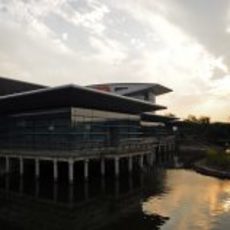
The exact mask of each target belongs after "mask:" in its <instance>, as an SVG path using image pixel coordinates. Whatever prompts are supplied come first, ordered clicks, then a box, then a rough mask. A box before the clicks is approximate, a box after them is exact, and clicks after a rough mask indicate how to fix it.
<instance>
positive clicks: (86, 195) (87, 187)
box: [84, 181, 89, 200]
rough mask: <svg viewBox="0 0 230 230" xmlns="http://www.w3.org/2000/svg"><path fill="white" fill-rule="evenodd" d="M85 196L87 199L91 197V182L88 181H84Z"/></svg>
mask: <svg viewBox="0 0 230 230" xmlns="http://www.w3.org/2000/svg"><path fill="white" fill-rule="evenodd" d="M84 197H85V200H88V199H89V183H88V182H87V181H86V182H85V183H84Z"/></svg>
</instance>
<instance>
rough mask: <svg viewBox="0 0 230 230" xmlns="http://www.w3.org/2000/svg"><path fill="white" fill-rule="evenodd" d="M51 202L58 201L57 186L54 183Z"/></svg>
mask: <svg viewBox="0 0 230 230" xmlns="http://www.w3.org/2000/svg"><path fill="white" fill-rule="evenodd" d="M53 200H54V201H55V202H57V200H58V184H57V183H54V184H53Z"/></svg>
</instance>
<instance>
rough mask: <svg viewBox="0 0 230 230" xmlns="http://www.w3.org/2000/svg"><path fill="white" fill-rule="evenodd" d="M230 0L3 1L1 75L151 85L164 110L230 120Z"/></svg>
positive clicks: (0, 3)
mask: <svg viewBox="0 0 230 230" xmlns="http://www.w3.org/2000/svg"><path fill="white" fill-rule="evenodd" d="M229 28H230V1H229V0H202V1H200V0H193V1H191V0H161V1H159V0H125V1H121V0H104V1H99V0H0V31H1V32H0V75H1V76H6V77H11V78H15V79H20V80H25V81H30V82H35V83H40V84H46V85H60V84H68V83H75V84H80V85H85V84H93V83H104V82H152V83H160V84H163V85H165V86H167V87H169V88H172V89H173V90H174V92H173V93H170V94H168V95H165V96H161V97H159V98H158V101H157V102H158V104H164V105H166V106H168V111H167V112H171V113H175V114H176V115H177V116H179V117H187V116H188V114H194V115H197V116H201V115H206V116H210V117H211V118H212V120H214V121H215V120H219V121H229V117H230V103H229V99H230V74H229V65H230V55H229V50H230V42H229V41H230V40H229V39H230V33H229Z"/></svg>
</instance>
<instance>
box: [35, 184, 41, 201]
mask: <svg viewBox="0 0 230 230" xmlns="http://www.w3.org/2000/svg"><path fill="white" fill-rule="evenodd" d="M39 195H40V182H39V180H37V181H36V184H35V196H36V197H37V198H39Z"/></svg>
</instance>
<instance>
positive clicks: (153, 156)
mask: <svg viewBox="0 0 230 230" xmlns="http://www.w3.org/2000/svg"><path fill="white" fill-rule="evenodd" d="M152 160H153V161H152V164H154V162H155V161H156V151H155V150H154V151H153V153H152Z"/></svg>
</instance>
